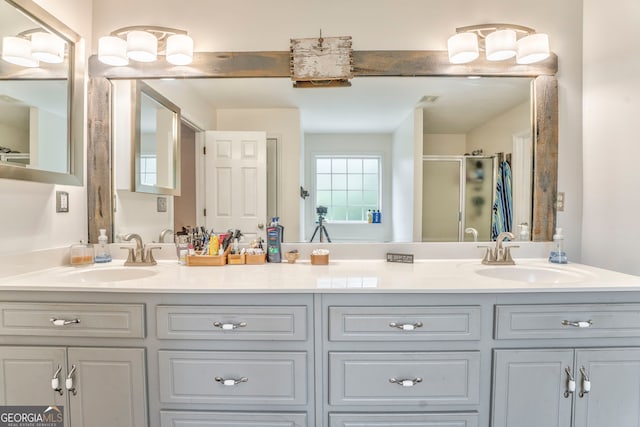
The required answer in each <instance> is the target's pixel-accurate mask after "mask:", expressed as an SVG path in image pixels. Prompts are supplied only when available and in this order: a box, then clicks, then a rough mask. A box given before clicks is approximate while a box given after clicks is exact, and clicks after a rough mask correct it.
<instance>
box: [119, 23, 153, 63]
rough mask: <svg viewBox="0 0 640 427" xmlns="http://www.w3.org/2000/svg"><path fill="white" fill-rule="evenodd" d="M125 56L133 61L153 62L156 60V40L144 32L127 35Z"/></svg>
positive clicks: (136, 31) (132, 32) (133, 32)
mask: <svg viewBox="0 0 640 427" xmlns="http://www.w3.org/2000/svg"><path fill="white" fill-rule="evenodd" d="M127 56H128V57H129V58H130V59H133V60H134V61H140V62H153V61H155V60H156V59H157V58H158V39H157V38H156V36H154V35H153V34H151V33H147V32H146V31H139V30H135V31H131V32H129V33H128V34H127Z"/></svg>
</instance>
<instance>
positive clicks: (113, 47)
mask: <svg viewBox="0 0 640 427" xmlns="http://www.w3.org/2000/svg"><path fill="white" fill-rule="evenodd" d="M98 60H99V61H100V62H102V63H103V64H107V65H112V66H115V67H121V66H123V65H127V64H128V63H129V57H128V56H127V42H126V41H124V40H123V39H121V38H120V37H116V36H104V37H100V39H99V40H98Z"/></svg>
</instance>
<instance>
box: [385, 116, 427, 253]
mask: <svg viewBox="0 0 640 427" xmlns="http://www.w3.org/2000/svg"><path fill="white" fill-rule="evenodd" d="M416 119H418V120H419V122H420V124H419V125H418V126H422V113H421V111H420V110H415V111H414V112H412V113H411V114H409V115H408V116H407V118H406V119H405V120H403V122H402V123H401V124H400V126H398V128H397V129H396V130H395V132H393V135H392V137H393V144H392V150H391V156H392V159H391V160H392V179H391V181H392V189H393V190H392V207H391V215H392V236H393V237H392V239H393V241H394V242H411V241H413V191H412V190H411V189H412V188H413V182H414V180H413V177H414V167H413V165H414V162H413V155H414V142H415V138H416V135H415V130H416V128H417V126H416V124H415V120H416Z"/></svg>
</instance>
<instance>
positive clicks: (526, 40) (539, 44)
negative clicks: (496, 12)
mask: <svg viewBox="0 0 640 427" xmlns="http://www.w3.org/2000/svg"><path fill="white" fill-rule="evenodd" d="M447 47H448V51H449V62H451V63H452V64H466V63H468V62H471V61H473V60H475V59H476V58H478V56H479V55H480V53H479V52H480V50H484V51H485V55H486V58H487V60H488V61H503V60H506V59H510V58H513V57H514V56H515V57H516V63H518V64H533V63H535V62H539V61H543V60H544V59H546V58H548V57H549V55H550V51H549V36H547V35H546V34H542V33H536V31H535V30H534V29H533V28H529V27H523V26H521V25H512V24H482V25H472V26H469V27H460V28H457V29H456V34H455V35H453V36H451V37H450V38H449V40H448V42H447Z"/></svg>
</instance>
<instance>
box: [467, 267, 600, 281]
mask: <svg viewBox="0 0 640 427" xmlns="http://www.w3.org/2000/svg"><path fill="white" fill-rule="evenodd" d="M476 273H477V274H479V275H481V276H485V277H491V278H494V279H502V280H513V281H516V282H526V283H578V282H583V281H585V280H587V279H589V275H588V274H586V273H583V272H580V271H575V270H568V269H559V268H552V267H547V268H546V267H525V266H517V265H516V266H500V267H490V268H484V269H481V270H478V271H476Z"/></svg>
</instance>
